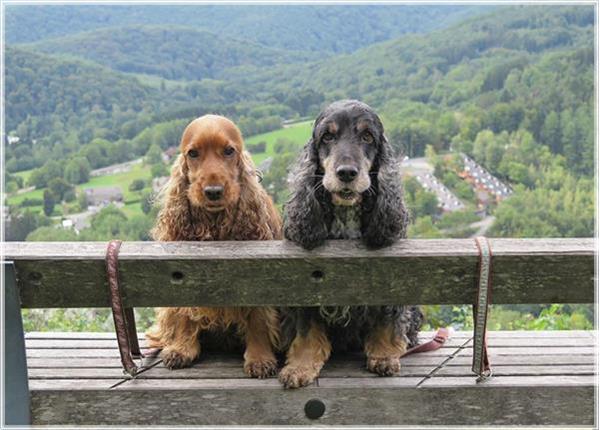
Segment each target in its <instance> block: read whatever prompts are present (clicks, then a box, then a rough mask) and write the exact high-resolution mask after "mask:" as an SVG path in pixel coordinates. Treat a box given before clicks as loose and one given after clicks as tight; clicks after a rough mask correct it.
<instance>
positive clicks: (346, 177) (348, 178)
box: [335, 166, 358, 182]
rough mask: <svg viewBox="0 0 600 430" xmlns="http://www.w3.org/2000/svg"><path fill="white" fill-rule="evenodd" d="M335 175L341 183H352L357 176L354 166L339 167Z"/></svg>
mask: <svg viewBox="0 0 600 430" xmlns="http://www.w3.org/2000/svg"><path fill="white" fill-rule="evenodd" d="M335 174H336V175H337V177H338V178H339V180H340V181H342V182H352V181H353V180H354V179H355V178H356V176H357V175H358V169H357V168H356V167H354V166H340V167H338V168H337V169H336V171H335Z"/></svg>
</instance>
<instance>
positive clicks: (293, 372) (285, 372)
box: [279, 366, 317, 388]
mask: <svg viewBox="0 0 600 430" xmlns="http://www.w3.org/2000/svg"><path fill="white" fill-rule="evenodd" d="M316 377H317V372H316V371H315V370H313V369H311V368H308V367H292V366H285V367H284V368H283V369H281V372H279V381H280V382H281V383H282V384H283V386H284V387H285V388H300V387H305V386H307V385H309V384H311V383H312V382H313V381H314V380H315V378H316Z"/></svg>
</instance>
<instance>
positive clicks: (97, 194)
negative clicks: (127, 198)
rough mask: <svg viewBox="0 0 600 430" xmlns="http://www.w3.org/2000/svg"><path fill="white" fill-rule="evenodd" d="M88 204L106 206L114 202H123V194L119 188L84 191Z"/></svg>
mask: <svg viewBox="0 0 600 430" xmlns="http://www.w3.org/2000/svg"><path fill="white" fill-rule="evenodd" d="M84 193H85V196H86V198H87V201H88V204H89V205H92V206H106V205H108V204H110V203H113V202H123V192H122V191H121V189H120V188H119V187H98V188H87V189H85V190H84Z"/></svg>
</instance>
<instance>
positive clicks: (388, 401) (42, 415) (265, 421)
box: [32, 378, 594, 427]
mask: <svg viewBox="0 0 600 430" xmlns="http://www.w3.org/2000/svg"><path fill="white" fill-rule="evenodd" d="M398 379H403V378H398ZM588 379H589V378H588ZM383 380H385V379H384V378H380V379H379V381H383ZM403 380H405V379H403ZM339 381H340V380H338V381H337V382H339ZM370 381H373V379H370ZM140 382H142V383H148V382H149V381H140ZM175 382H177V383H179V382H181V381H179V380H177V381H175ZM233 382H234V385H233V387H231V386H230V387H229V388H224V387H219V388H203V389H198V388H195V389H187V390H182V389H174V388H173V387H172V386H171V387H168V386H165V387H164V388H163V389H156V390H151V391H148V390H141V389H138V390H126V389H124V388H123V387H122V386H119V387H117V389H114V390H110V391H98V390H74V391H54V390H49V391H39V390H37V391H34V392H33V393H32V409H33V411H34V415H33V417H34V418H33V419H34V421H33V423H34V424H40V425H47V424H75V425H82V424H94V425H123V424H127V425H143V426H150V425H163V426H167V425H168V426H172V425H174V424H175V423H177V424H179V425H189V426H197V425H213V426H214V425H217V426H219V425H236V424H237V425H308V424H313V425H314V424H319V425H327V424H329V425H412V426H415V425H437V426H444V427H447V426H449V425H477V424H479V425H510V426H515V425H546V426H548V425H552V426H567V425H571V426H572V425H576V426H577V425H579V426H591V425H593V422H594V387H593V386H592V385H591V384H589V385H581V386H577V385H572V386H554V387H552V386H534V387H527V386H494V387H493V389H492V387H491V386H485V387H483V386H462V387H431V388H418V389H415V388H413V387H398V386H394V387H381V386H378V385H377V384H375V386H373V387H370V388H368V389H366V388H365V387H364V386H362V385H354V386H347V387H344V388H340V387H339V386H336V387H331V388H326V387H315V386H312V387H306V388H303V389H300V390H288V391H284V390H283V389H282V388H281V387H279V386H277V383H276V381H275V380H267V381H260V382H263V383H262V384H260V387H256V388H250V387H245V388H240V387H239V386H238V383H239V380H235V381H233ZM315 398H316V399H320V400H321V401H323V403H324V404H325V407H326V410H325V414H324V415H323V416H322V417H321V418H319V419H318V420H315V421H312V420H309V419H308V418H307V417H306V416H305V415H304V405H305V404H306V402H307V401H308V400H311V399H315Z"/></svg>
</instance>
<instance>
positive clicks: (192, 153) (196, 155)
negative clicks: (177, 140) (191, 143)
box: [187, 149, 198, 158]
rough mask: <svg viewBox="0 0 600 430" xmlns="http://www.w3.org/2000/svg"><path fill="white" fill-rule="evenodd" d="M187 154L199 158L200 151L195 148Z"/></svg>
mask: <svg viewBox="0 0 600 430" xmlns="http://www.w3.org/2000/svg"><path fill="white" fill-rule="evenodd" d="M187 155H188V157H190V158H197V157H198V151H196V150H195V149H190V150H189V151H188V153H187Z"/></svg>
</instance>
